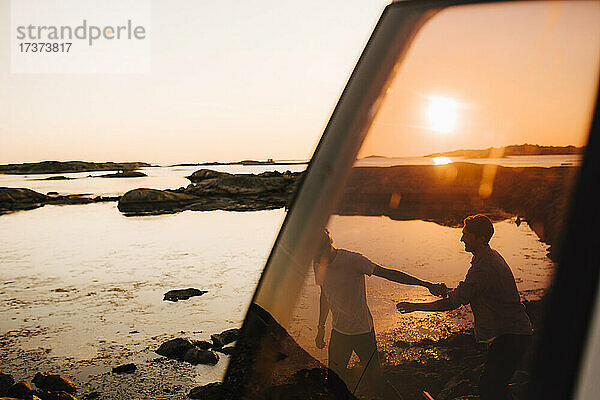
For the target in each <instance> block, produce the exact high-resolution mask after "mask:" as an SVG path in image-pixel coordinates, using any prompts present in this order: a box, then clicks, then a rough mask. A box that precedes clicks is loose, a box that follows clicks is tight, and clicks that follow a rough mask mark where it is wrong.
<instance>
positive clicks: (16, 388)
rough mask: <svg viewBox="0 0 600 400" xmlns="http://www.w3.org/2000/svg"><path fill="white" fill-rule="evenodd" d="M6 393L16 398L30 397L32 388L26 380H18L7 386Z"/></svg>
mask: <svg viewBox="0 0 600 400" xmlns="http://www.w3.org/2000/svg"><path fill="white" fill-rule="evenodd" d="M8 395H9V396H12V397H16V398H18V399H31V397H32V396H33V389H32V388H31V385H30V384H29V382H27V381H20V382H17V383H15V384H14V385H12V386H11V387H10V388H8Z"/></svg>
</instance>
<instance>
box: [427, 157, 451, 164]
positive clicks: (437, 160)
mask: <svg viewBox="0 0 600 400" xmlns="http://www.w3.org/2000/svg"><path fill="white" fill-rule="evenodd" d="M432 161H433V164H434V165H445V164H450V163H451V162H452V159H450V157H434V158H433V160H432Z"/></svg>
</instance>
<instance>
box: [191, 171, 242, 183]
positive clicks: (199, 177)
mask: <svg viewBox="0 0 600 400" xmlns="http://www.w3.org/2000/svg"><path fill="white" fill-rule="evenodd" d="M227 175H229V176H231V174H229V173H227V172H219V171H213V170H212V169H205V168H203V169H201V170H198V171H196V172H194V173H193V174H191V175H190V176H186V178H188V179H189V180H190V181H192V182H194V183H196V182H200V181H203V180H205V179H212V178H220V177H222V176H227Z"/></svg>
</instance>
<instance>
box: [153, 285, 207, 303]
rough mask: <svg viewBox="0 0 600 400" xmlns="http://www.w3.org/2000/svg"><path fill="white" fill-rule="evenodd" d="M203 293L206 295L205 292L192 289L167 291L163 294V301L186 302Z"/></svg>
mask: <svg viewBox="0 0 600 400" xmlns="http://www.w3.org/2000/svg"><path fill="white" fill-rule="evenodd" d="M204 293H206V291H205V290H198V289H194V288H188V289H175V290H169V291H168V292H167V293H165V296H164V298H163V300H168V301H179V300H187V299H189V298H190V297H193V296H202V295H203V294H204Z"/></svg>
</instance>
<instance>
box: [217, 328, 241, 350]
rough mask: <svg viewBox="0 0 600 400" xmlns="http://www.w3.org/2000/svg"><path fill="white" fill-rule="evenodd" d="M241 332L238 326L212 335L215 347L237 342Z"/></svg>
mask: <svg viewBox="0 0 600 400" xmlns="http://www.w3.org/2000/svg"><path fill="white" fill-rule="evenodd" d="M239 334H240V330H239V329H237V328H233V329H227V330H226V331H223V332H221V333H219V334H216V335H210V338H211V340H212V342H213V347H223V346H225V345H226V344H229V343H231V342H235V341H236V340H237V339H238V336H239Z"/></svg>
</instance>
